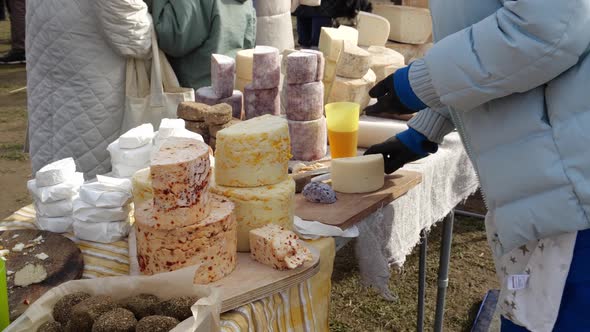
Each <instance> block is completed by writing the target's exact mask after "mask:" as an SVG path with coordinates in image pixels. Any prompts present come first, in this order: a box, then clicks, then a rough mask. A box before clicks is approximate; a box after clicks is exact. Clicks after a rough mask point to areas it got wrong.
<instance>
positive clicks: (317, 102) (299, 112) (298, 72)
mask: <svg viewBox="0 0 590 332" xmlns="http://www.w3.org/2000/svg"><path fill="white" fill-rule="evenodd" d="M286 64H287V68H286V74H287V75H286V82H287V85H286V90H287V91H286V100H287V105H286V114H287V120H288V123H289V134H290V137H291V153H292V154H293V159H295V160H304V161H311V160H318V159H321V158H323V157H324V156H325V155H326V150H327V139H328V138H327V128H326V118H325V117H324V84H323V83H322V78H323V76H324V56H323V55H322V53H321V52H319V51H312V50H303V51H300V52H294V53H291V54H289V55H287V60H286Z"/></svg>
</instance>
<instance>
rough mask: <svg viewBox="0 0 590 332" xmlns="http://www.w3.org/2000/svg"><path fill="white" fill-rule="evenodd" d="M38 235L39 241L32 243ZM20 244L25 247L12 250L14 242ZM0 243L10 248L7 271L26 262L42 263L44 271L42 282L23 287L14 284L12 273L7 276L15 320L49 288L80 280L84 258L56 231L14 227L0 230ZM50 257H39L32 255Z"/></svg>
mask: <svg viewBox="0 0 590 332" xmlns="http://www.w3.org/2000/svg"><path fill="white" fill-rule="evenodd" d="M39 236H41V237H42V241H40V242H34V241H33V240H34V239H37V238H38V237H39ZM18 243H23V244H24V245H25V246H27V247H28V248H25V249H23V250H22V251H21V252H16V251H13V250H12V249H13V248H14V246H15V245H17V244H18ZM0 246H2V247H3V248H2V249H8V250H10V253H9V254H8V256H6V271H12V272H14V273H16V272H17V271H19V270H20V269H22V268H23V267H24V266H25V265H27V264H37V265H41V266H43V268H44V269H45V271H46V272H47V277H46V278H45V280H44V281H42V282H40V283H38V284H32V285H29V286H26V287H19V286H15V285H14V277H15V274H11V275H10V276H7V284H8V305H9V308H10V320H11V321H14V320H15V319H16V318H17V317H18V316H20V315H21V314H22V313H23V312H24V311H25V310H26V309H27V308H28V303H29V304H30V303H33V302H35V301H36V300H37V299H38V298H39V297H41V296H42V295H43V294H45V292H47V291H48V290H50V289H51V288H53V287H55V286H58V285H61V284H62V283H64V282H66V281H70V280H75V279H80V278H81V277H82V272H83V271H84V259H83V258H82V253H81V252H80V249H79V248H78V247H77V246H76V244H75V243H74V242H72V241H71V240H69V239H67V238H65V237H63V236H61V235H59V234H55V233H51V232H46V231H40V230H15V231H4V232H2V233H0ZM41 253H45V254H47V256H49V257H48V258H47V259H45V260H41V259H39V258H37V257H35V255H38V254H41Z"/></svg>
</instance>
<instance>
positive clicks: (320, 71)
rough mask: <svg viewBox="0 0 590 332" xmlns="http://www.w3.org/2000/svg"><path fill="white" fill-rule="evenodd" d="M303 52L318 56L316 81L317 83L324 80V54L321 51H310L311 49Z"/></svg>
mask: <svg viewBox="0 0 590 332" xmlns="http://www.w3.org/2000/svg"><path fill="white" fill-rule="evenodd" d="M301 52H304V53H312V54H315V55H316V60H317V65H316V78H315V80H316V81H317V82H319V81H321V80H322V79H323V78H324V66H325V58H324V54H323V53H322V52H320V51H316V50H309V49H305V50H301Z"/></svg>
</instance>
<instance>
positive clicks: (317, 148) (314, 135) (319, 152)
mask: <svg viewBox="0 0 590 332" xmlns="http://www.w3.org/2000/svg"><path fill="white" fill-rule="evenodd" d="M289 134H290V136H291V154H292V155H293V158H292V159H294V160H302V161H312V160H318V159H322V158H323V157H325V156H326V151H327V148H328V132H327V128H326V118H324V117H323V116H322V117H321V118H320V119H318V120H313V121H289Z"/></svg>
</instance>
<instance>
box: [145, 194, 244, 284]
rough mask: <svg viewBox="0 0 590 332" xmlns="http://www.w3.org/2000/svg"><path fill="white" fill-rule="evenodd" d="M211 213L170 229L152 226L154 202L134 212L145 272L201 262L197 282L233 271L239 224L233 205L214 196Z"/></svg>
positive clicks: (209, 280) (217, 277) (206, 280)
mask: <svg viewBox="0 0 590 332" xmlns="http://www.w3.org/2000/svg"><path fill="white" fill-rule="evenodd" d="M211 205H212V209H211V214H210V215H209V216H208V217H207V218H205V219H203V220H201V221H200V222H197V223H193V224H191V225H187V226H185V227H180V228H176V229H171V230H159V229H155V228H154V227H152V225H153V221H152V220H150V218H151V213H150V212H151V210H152V208H153V207H152V203H151V202H150V201H145V202H143V203H141V204H140V205H139V206H138V207H137V209H136V211H135V221H136V224H135V225H136V240H137V256H138V261H139V268H140V271H141V272H142V273H143V274H148V275H151V274H156V273H161V272H168V271H173V270H177V269H180V268H183V267H186V266H191V265H196V264H200V265H201V266H200V268H199V269H198V270H197V271H196V273H195V279H194V281H195V283H209V282H213V281H216V280H219V279H221V278H223V277H224V276H226V275H228V274H229V273H231V272H232V271H233V270H234V269H235V266H236V263H237V260H236V245H237V227H236V220H235V217H234V214H233V211H234V205H233V203H231V202H230V201H228V200H227V199H225V198H224V197H220V196H217V195H212V197H211Z"/></svg>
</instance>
